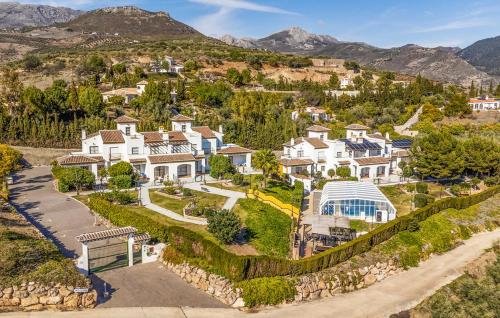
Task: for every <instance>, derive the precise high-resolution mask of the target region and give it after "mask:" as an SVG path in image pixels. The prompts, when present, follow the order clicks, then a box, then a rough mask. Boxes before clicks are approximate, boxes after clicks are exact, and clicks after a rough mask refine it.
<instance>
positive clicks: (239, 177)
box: [231, 173, 244, 185]
mask: <svg viewBox="0 0 500 318" xmlns="http://www.w3.org/2000/svg"><path fill="white" fill-rule="evenodd" d="M243 180H244V178H243V175H242V174H241V173H235V174H234V175H233V178H232V179H231V182H232V183H233V184H235V185H242V184H243Z"/></svg>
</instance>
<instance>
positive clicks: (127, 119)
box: [115, 115, 139, 124]
mask: <svg viewBox="0 0 500 318" xmlns="http://www.w3.org/2000/svg"><path fill="white" fill-rule="evenodd" d="M115 122H116V123H118V124H135V123H138V122H139V121H138V120H137V119H135V118H132V117H129V116H125V115H123V116H120V117H118V118H117V119H115Z"/></svg>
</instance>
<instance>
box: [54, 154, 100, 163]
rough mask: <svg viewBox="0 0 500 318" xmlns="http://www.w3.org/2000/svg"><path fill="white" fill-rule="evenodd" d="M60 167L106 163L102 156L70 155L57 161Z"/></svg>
mask: <svg viewBox="0 0 500 318" xmlns="http://www.w3.org/2000/svg"><path fill="white" fill-rule="evenodd" d="M57 161H58V162H59V164H60V165H63V166H65V165H78V164H93V163H99V162H104V158H103V157H101V156H84V155H69V156H64V157H61V158H59V159H57Z"/></svg>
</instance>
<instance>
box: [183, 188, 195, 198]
mask: <svg viewBox="0 0 500 318" xmlns="http://www.w3.org/2000/svg"><path fill="white" fill-rule="evenodd" d="M181 192H182V195H183V196H185V197H192V196H193V191H191V189H188V188H182V189H181Z"/></svg>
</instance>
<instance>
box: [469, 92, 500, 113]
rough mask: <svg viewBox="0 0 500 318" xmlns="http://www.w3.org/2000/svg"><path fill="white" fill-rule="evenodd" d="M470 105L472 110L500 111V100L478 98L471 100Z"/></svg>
mask: <svg viewBox="0 0 500 318" xmlns="http://www.w3.org/2000/svg"><path fill="white" fill-rule="evenodd" d="M469 105H470V107H471V108H472V110H477V111H482V110H500V99H495V98H490V97H489V96H486V97H477V98H471V99H469Z"/></svg>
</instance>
